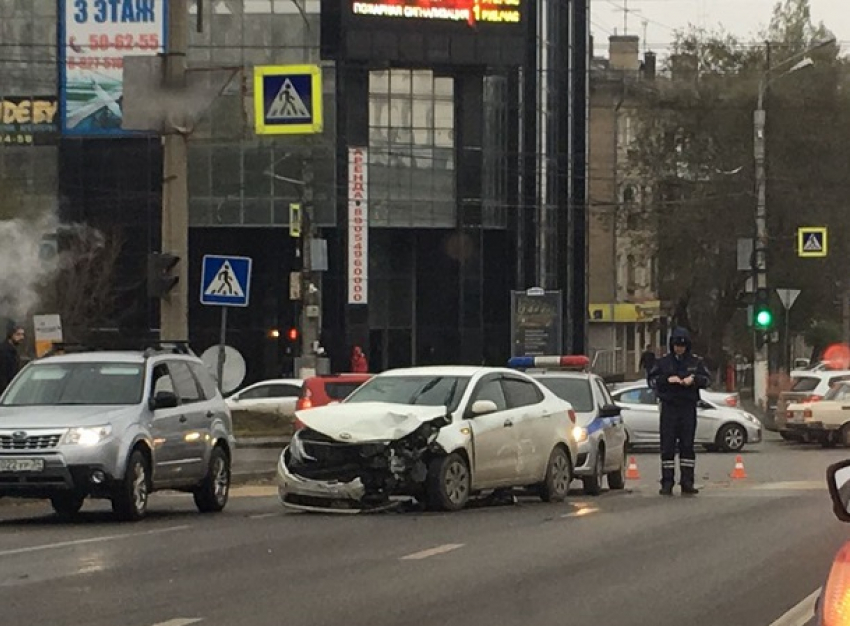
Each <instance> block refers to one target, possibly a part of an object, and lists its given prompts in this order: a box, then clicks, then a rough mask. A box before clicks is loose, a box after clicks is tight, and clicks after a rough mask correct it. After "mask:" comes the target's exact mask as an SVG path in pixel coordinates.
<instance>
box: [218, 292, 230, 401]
mask: <svg viewBox="0 0 850 626" xmlns="http://www.w3.org/2000/svg"><path fill="white" fill-rule="evenodd" d="M226 342H227V307H226V306H223V307H221V333H220V334H219V336H218V367H217V368H216V372H217V374H218V376H217V379H218V388H219V391H221V393H222V395H223V394H224V346H225V344H226Z"/></svg>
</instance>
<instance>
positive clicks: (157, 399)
mask: <svg viewBox="0 0 850 626" xmlns="http://www.w3.org/2000/svg"><path fill="white" fill-rule="evenodd" d="M179 404H180V401H179V400H178V399H177V394H176V393H174V392H173V391H159V392H157V394H156V395H155V396H153V397H152V398H151V399H150V400H149V401H148V406H149V407H150V410H151V411H156V410H157V409H173V408H176V407H177V406H178V405H179Z"/></svg>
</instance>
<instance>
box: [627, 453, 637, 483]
mask: <svg viewBox="0 0 850 626" xmlns="http://www.w3.org/2000/svg"><path fill="white" fill-rule="evenodd" d="M626 478H627V479H628V480H639V479H640V472H639V471H638V467H637V462H636V461H635V457H630V458H629V467H628V468H627V469H626Z"/></svg>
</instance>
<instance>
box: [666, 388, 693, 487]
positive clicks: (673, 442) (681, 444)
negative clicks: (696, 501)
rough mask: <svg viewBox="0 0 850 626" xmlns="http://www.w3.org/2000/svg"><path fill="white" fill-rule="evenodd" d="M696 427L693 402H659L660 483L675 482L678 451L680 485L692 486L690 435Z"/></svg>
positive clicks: (691, 436)
mask: <svg viewBox="0 0 850 626" xmlns="http://www.w3.org/2000/svg"><path fill="white" fill-rule="evenodd" d="M696 430H697V407H696V404H686V405H684V406H682V405H675V404H668V403H666V402H662V403H661V484H662V485H671V486H672V485H673V484H674V483H675V482H676V452H677V451H678V452H679V473H680V480H679V482H680V484H682V485H683V486H688V487H693V486H694V468H695V467H696V453H695V452H694V437H695V436H696Z"/></svg>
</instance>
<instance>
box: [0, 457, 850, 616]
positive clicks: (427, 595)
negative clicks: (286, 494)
mask: <svg viewBox="0 0 850 626" xmlns="http://www.w3.org/2000/svg"><path fill="white" fill-rule="evenodd" d="M635 456H636V459H637V462H638V467H639V470H640V472H641V479H640V480H637V481H630V484H629V487H630V489H629V490H628V491H627V492H621V493H610V492H609V493H604V494H603V495H602V496H600V497H598V498H591V497H586V496H583V495H581V493H580V492H577V493H576V494H575V495H574V496H572V497H571V498H570V499H569V501H568V502H567V503H564V504H559V505H547V504H543V503H540V502H538V501H536V500H535V499H533V498H520V499H519V503H518V504H517V505H513V506H511V505H508V506H480V507H475V508H472V509H470V510H467V511H464V512H461V513H457V514H422V513H389V514H381V515H373V516H354V517H349V516H326V515H308V514H301V513H284V512H283V511H282V509H281V508H280V506H279V504H278V503H277V500H276V498H275V497H274V495H273V488H272V487H269V486H248V487H241V488H237V489H236V490H234V494H233V499H232V500H231V504H230V505H229V507H228V509H227V511H226V512H225V513H223V514H220V515H217V516H200V515H198V514H197V513H196V512H195V511H194V507H193V505H192V502H191V498H188V497H187V496H184V495H176V494H175V495H172V494H162V495H158V496H157V497H156V498H155V500H154V501H153V502H152V515H151V518H150V519H148V520H146V521H145V522H142V523H140V524H136V525H122V524H116V523H114V522H112V520H111V518H110V516H109V515H108V513H107V512H106V511H107V510H108V508H107V507H106V506H104V505H103V504H100V503H91V504H89V505H87V507H86V509H85V513H84V515H83V516H82V518H81V520H80V521H78V522H76V523H65V522H60V521H58V520H56V519H55V518H54V517H53V516H52V515H51V514H50V511H49V508H47V507H46V506H45V505H43V504H28V505H22V506H17V505H11V506H8V505H7V506H0V607H2V608H0V624H2V625H3V626H33V625H45V626H46V625H49V626H72V625H73V626H82V625H85V626H154V625H158V626H166V625H167V626H188V625H189V624H195V623H197V624H199V626H280V625H281V624H286V626H301V625H303V626H339V625H340V624H352V625H359V624H363V625H367V624H368V625H369V626H401V625H404V626H407V625H408V624H411V623H414V624H421V625H424V626H432V625H433V626H438V625H439V626H455V625H457V626H461V625H463V626H494V625H495V626H512V625H514V624H516V625H522V626H530V625H531V626H544V625H545V626H549V625H552V626H555V625H557V626H562V625H563V624H569V625H570V626H583V625H585V624H586V625H588V626H609V625H610V626H632V625H634V626H645V625H648V624H652V625H654V626H667V625H669V626H681V624H682V623H687V624H688V626H773V625H774V624H781V626H801V625H802V624H803V623H805V621H806V613H807V612H808V613H809V614H810V611H811V603H812V599H813V597H814V596H813V595H812V594H813V592H815V591H816V590H817V589H818V588H819V587H820V586H821V585H822V584H823V579H824V577H825V576H826V574H827V572H828V570H829V566H830V564H831V561H832V556H833V554H834V553H835V551H836V550H837V549H838V548H839V547H840V546H841V545H842V543H843V542H844V541H845V540H847V539H850V525H842V524H841V523H840V522H838V521H837V520H836V519H835V518H834V517H833V516H832V513H831V507H830V503H829V500H828V495H827V493H826V491H825V483H824V470H825V468H826V465H827V464H829V463H830V462H832V461H834V460H838V459H842V458H846V457H848V456H850V451H847V450H821V449H820V448H816V447H803V446H789V445H787V444H784V443H778V442H768V443H765V444H762V445H761V446H759V447H758V448H756V449H754V450H753V451H751V452H748V453H746V454H744V455H743V460H744V463H745V469H746V471H747V474H748V478H747V479H746V480H740V481H732V480H731V479H729V477H728V474H729V472H731V470H732V468H733V467H734V461H735V457H734V456H730V455H724V454H710V455H709V454H703V455H701V456H700V458H699V460H698V466H699V467H698V475H699V476H700V478H701V483H702V485H703V487H704V489H703V492H702V493H701V494H700V495H699V496H698V497H696V498H682V497H679V496H676V497H675V498H672V499H662V498H660V497H659V496H658V495H657V487H658V485H657V482H656V480H657V476H656V472H657V467H658V461H657V457H656V455H655V454H652V453H639V454H636V455H635ZM807 598H808V599H809V600H808V603H804V602H803V601H804V600H806V599H807ZM801 603H803V604H801ZM798 605H800V606H798ZM795 607H797V609H796V612H797V614H798V615H796V616H795V615H794V614H793V612H792V613H791V614H789V611H792V610H793V609H795ZM800 607H802V608H800ZM783 616H785V617H783ZM777 620H784V621H779V622H777ZM789 620H790V621H789Z"/></svg>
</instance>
